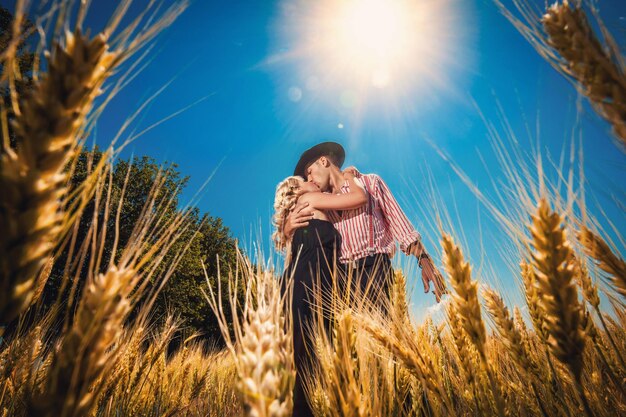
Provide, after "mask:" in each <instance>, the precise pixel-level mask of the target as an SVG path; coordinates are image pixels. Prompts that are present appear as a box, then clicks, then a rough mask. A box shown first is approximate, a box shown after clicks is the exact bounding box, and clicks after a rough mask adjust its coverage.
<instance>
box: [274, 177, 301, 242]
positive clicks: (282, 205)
mask: <svg viewBox="0 0 626 417" xmlns="http://www.w3.org/2000/svg"><path fill="white" fill-rule="evenodd" d="M303 181H304V179H303V178H302V177H298V176H291V177H287V178H285V179H284V180H282V181H281V182H280V183H278V185H277V186H276V196H275V197H274V218H273V219H272V223H273V225H274V227H276V230H275V231H274V233H273V234H272V240H273V241H274V245H276V249H278V250H279V251H281V252H282V251H284V250H285V249H287V239H286V238H285V234H284V233H283V227H284V225H285V220H286V219H287V216H288V215H289V213H290V212H291V210H293V208H294V207H295V206H296V203H297V201H298V197H299V196H300V193H299V191H300V183H301V182H303Z"/></svg>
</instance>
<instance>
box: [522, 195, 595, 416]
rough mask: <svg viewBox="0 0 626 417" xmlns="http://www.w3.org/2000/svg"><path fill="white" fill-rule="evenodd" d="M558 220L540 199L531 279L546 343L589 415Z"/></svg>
mask: <svg viewBox="0 0 626 417" xmlns="http://www.w3.org/2000/svg"><path fill="white" fill-rule="evenodd" d="M562 222H563V219H562V217H561V216H560V215H559V214H558V213H556V212H553V211H552V210H551V209H550V206H549V205H548V201H547V200H546V199H545V198H542V199H540V200H539V204H538V206H537V209H536V212H535V214H534V215H533V216H532V224H531V225H530V232H531V235H532V242H531V244H532V246H533V248H534V251H533V252H532V253H531V255H532V264H533V268H534V273H535V283H536V285H537V293H538V295H539V303H540V305H541V308H542V310H543V312H544V314H545V317H546V324H547V332H548V334H549V337H548V340H547V343H548V346H549V348H550V350H551V352H552V354H553V355H554V356H555V357H556V358H557V359H558V360H559V361H561V362H562V363H563V364H565V365H566V366H567V367H568V369H569V371H570V373H571V374H572V376H573V378H574V383H575V384H574V385H575V386H576V388H577V390H578V392H579V394H580V397H581V401H582V403H583V406H584V407H585V411H586V412H587V414H589V415H593V412H592V411H591V408H590V407H589V405H588V402H587V399H586V396H585V394H584V391H583V389H582V386H581V385H580V382H581V373H582V367H583V361H582V359H583V358H582V356H583V351H584V348H585V334H584V332H583V330H582V328H581V326H580V320H581V314H582V310H581V305H580V303H579V301H578V293H577V291H576V286H575V284H574V276H575V268H576V266H575V261H574V258H573V250H572V248H571V245H570V243H569V242H568V240H567V236H566V232H565V228H564V226H562Z"/></svg>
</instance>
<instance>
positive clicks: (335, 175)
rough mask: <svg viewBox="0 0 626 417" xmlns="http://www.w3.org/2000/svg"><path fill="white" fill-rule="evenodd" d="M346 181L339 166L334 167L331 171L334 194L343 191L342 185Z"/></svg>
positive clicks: (331, 187)
mask: <svg viewBox="0 0 626 417" xmlns="http://www.w3.org/2000/svg"><path fill="white" fill-rule="evenodd" d="M344 182H345V181H344V178H343V174H342V173H341V171H340V170H339V168H334V169H332V170H331V171H330V191H331V192H332V193H333V194H337V193H339V192H341V187H342V186H343V183H344Z"/></svg>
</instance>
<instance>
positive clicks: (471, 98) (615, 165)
mask: <svg viewBox="0 0 626 417" xmlns="http://www.w3.org/2000/svg"><path fill="white" fill-rule="evenodd" d="M415 1H416V2H418V3H419V2H420V1H421V2H422V3H433V0H415ZM3 3H4V2H3ZM94 3H95V4H94V6H93V10H92V13H91V15H90V18H89V19H88V20H87V25H88V26H89V25H93V26H95V27H98V26H100V25H101V24H102V22H103V21H104V20H103V19H105V18H106V17H108V13H110V9H111V7H112V6H111V5H109V4H107V3H109V2H104V1H99V0H98V1H94ZM110 3H113V2H110ZM136 3H137V4H136V7H134V9H133V10H132V11H136V10H139V9H140V8H141V6H142V4H143V3H144V1H143V0H140V1H137V2H136ZM312 3H319V2H304V1H291V2H278V1H270V0H267V1H247V0H230V1H200V0H197V1H194V2H192V4H191V6H190V7H189V9H188V10H187V11H186V12H185V13H184V14H183V15H182V16H181V17H180V18H179V19H178V20H177V21H176V22H175V23H174V24H173V26H172V27H171V28H170V29H168V30H167V31H166V32H165V33H164V34H163V35H162V36H161V37H160V38H159V43H158V47H157V48H156V49H155V52H156V53H155V54H154V56H153V57H152V63H151V65H150V66H149V67H148V68H147V69H146V70H145V71H144V72H143V74H142V75H141V76H140V77H139V78H138V79H137V80H136V81H134V82H133V83H132V84H131V85H129V86H128V87H127V88H126V90H124V91H123V92H122V93H121V94H120V95H119V96H118V97H117V98H116V99H115V100H114V101H113V102H112V103H111V105H110V106H109V108H108V111H107V112H106V114H105V115H104V116H103V117H102V118H101V119H100V121H99V125H98V129H97V141H98V142H99V143H101V144H103V145H104V144H106V143H107V141H109V140H110V138H111V137H112V136H113V135H114V133H115V132H116V131H117V129H118V128H119V126H120V125H121V123H122V122H123V121H124V119H125V118H126V117H128V115H129V114H130V113H131V112H133V111H134V110H135V109H136V108H137V107H138V106H139V105H140V104H141V103H142V101H143V100H145V99H146V97H148V96H149V95H150V94H151V93H152V92H154V91H155V90H157V89H158V88H160V87H161V86H162V85H163V84H164V83H166V82H167V81H169V80H170V79H171V78H173V77H176V79H175V80H174V82H173V83H172V85H171V86H170V87H169V88H168V89H167V90H166V91H165V92H164V93H163V94H162V95H161V96H160V97H159V98H158V99H157V100H156V101H155V103H154V105H152V106H151V107H150V108H149V109H148V111H147V112H145V114H144V120H143V122H142V125H143V126H147V125H149V124H150V123H153V122H155V121H157V120H159V119H160V118H162V117H165V116H167V115H169V114H171V113H173V112H175V111H177V110H178V109H180V108H183V107H185V106H187V105H189V104H191V103H193V102H195V101H196V100H198V99H200V98H202V97H205V96H207V95H211V96H210V97H209V98H207V99H206V100H204V101H203V102H201V103H199V104H197V105H195V106H194V107H192V108H191V109H189V110H187V111H186V112H184V113H183V114H181V115H178V116H177V117H175V118H174V119H172V120H170V121H168V122H166V123H164V124H163V125H161V126H159V127H158V128H156V129H155V130H153V131H151V132H150V133H148V134H147V135H146V136H144V137H142V138H140V139H138V140H137V141H136V142H135V143H134V144H133V145H132V146H131V149H130V150H129V152H133V153H134V154H136V155H150V156H152V157H155V158H156V159H157V160H159V161H166V160H167V161H173V162H176V163H177V164H178V165H179V167H180V171H181V172H182V173H183V174H184V175H189V176H191V181H190V183H189V187H188V189H187V191H186V195H188V196H191V195H192V194H193V193H194V192H195V190H197V188H198V187H200V185H201V184H202V183H203V182H204V181H205V180H206V178H207V177H208V176H209V175H210V174H211V172H212V171H213V170H215V169H216V168H217V167H218V166H219V168H218V169H217V171H216V173H215V175H214V176H213V178H212V180H211V182H210V183H209V185H208V187H207V193H206V194H205V196H204V198H203V199H202V201H201V202H200V204H199V206H200V208H201V209H202V210H203V211H206V212H208V213H210V214H211V215H213V216H219V217H221V218H223V220H224V223H225V224H226V225H227V226H228V227H229V228H230V229H231V230H232V233H233V236H235V237H237V238H239V239H240V240H242V241H244V242H250V241H251V239H252V240H257V239H259V234H258V233H259V232H258V230H259V229H261V230H262V234H261V236H260V238H261V240H262V241H263V243H264V245H265V248H266V249H267V246H268V239H267V237H268V236H269V234H270V233H271V230H270V228H269V224H270V216H271V213H272V203H273V197H274V189H275V186H276V184H277V183H278V182H279V181H280V180H281V179H282V178H284V177H285V176H287V175H290V174H291V173H292V171H293V167H294V165H295V162H296V161H297V159H298V157H299V155H300V153H301V152H302V151H303V150H305V149H306V148H308V147H310V146H312V145H314V144H315V143H317V142H320V141H326V140H334V141H338V142H341V143H342V144H343V145H344V146H345V148H346V151H347V158H346V164H349V165H356V166H357V167H358V168H359V169H360V170H361V171H363V172H376V173H378V174H380V175H381V176H382V177H383V179H385V180H386V182H387V183H388V184H389V186H390V188H391V189H392V191H393V192H394V193H395V194H396V197H397V198H398V200H399V201H400V202H401V204H402V206H403V207H404V209H405V211H406V213H407V215H408V216H409V218H410V219H411V221H412V222H413V224H414V225H415V226H416V227H418V229H421V230H420V231H421V232H422V234H423V235H424V237H425V238H426V244H427V247H428V248H429V249H430V250H431V251H433V252H435V251H436V252H438V249H437V248H436V247H435V242H437V241H438V239H439V237H438V236H437V235H436V234H435V233H434V231H432V230H430V229H428V228H427V227H426V226H425V224H426V223H427V221H426V220H425V219H424V218H423V214H422V212H421V211H420V210H419V209H418V208H417V206H418V202H417V201H416V199H419V200H421V201H419V203H421V204H425V205H428V202H427V201H424V200H423V197H422V196H423V193H422V187H424V186H425V185H426V184H425V181H424V178H425V177H424V173H425V172H426V171H430V172H431V173H432V175H433V178H434V180H435V185H436V187H437V188H438V190H439V192H440V194H441V195H442V198H443V201H444V203H445V204H446V205H447V206H448V210H449V211H450V212H451V213H452V215H453V217H455V218H456V217H457V212H458V219H459V220H460V228H462V230H463V233H464V235H465V237H466V238H467V242H466V243H467V245H468V246H467V247H466V249H467V250H468V252H469V253H471V255H472V259H473V260H474V261H475V263H479V262H480V260H481V258H482V256H481V254H482V253H483V252H482V249H481V246H480V242H479V241H480V240H481V239H482V243H483V244H484V251H485V252H484V253H487V258H488V259H483V261H489V262H491V263H492V264H493V270H494V271H495V274H494V275H495V276H497V279H498V280H499V283H498V284H497V286H499V287H501V288H504V289H509V288H512V286H513V285H514V284H513V281H512V278H511V273H510V272H509V271H508V270H507V269H506V267H505V265H504V263H503V262H502V261H500V260H499V259H498V257H499V253H498V249H499V248H501V247H502V246H503V245H507V244H508V243H507V242H506V236H505V235H504V234H503V233H502V232H501V231H500V230H499V229H498V228H497V227H496V226H495V224H494V223H493V222H490V221H489V219H488V215H487V214H486V212H484V210H482V213H481V215H480V216H479V215H478V214H477V213H478V210H479V207H480V205H479V204H478V203H477V201H476V199H475V198H474V197H473V196H472V194H471V193H470V192H469V191H468V190H467V187H466V186H465V185H463V183H462V182H461V181H460V180H459V179H458V177H457V176H456V175H455V174H454V173H453V172H451V171H450V169H449V167H448V165H447V164H446V163H445V162H444V161H443V160H442V159H441V158H440V157H439V156H437V154H436V153H435V151H434V150H433V149H432V148H431V147H430V146H429V145H428V143H427V141H426V140H425V138H427V137H429V138H431V140H432V141H433V142H435V143H436V144H437V146H439V147H441V148H442V149H443V150H445V151H446V152H448V153H449V154H450V155H451V156H452V158H453V159H454V160H455V161H456V163H457V164H458V165H459V166H460V167H462V168H463V169H464V170H465V172H467V173H468V175H469V177H470V178H472V180H473V181H474V182H476V183H477V184H478V185H479V186H480V187H481V189H483V191H485V192H487V193H488V194H489V193H492V192H493V191H494V190H493V189H492V188H491V181H492V180H493V179H494V178H493V177H494V176H495V177H496V178H495V179H496V181H497V180H498V179H499V178H500V177H501V175H502V174H501V173H500V171H499V170H498V168H497V166H496V165H495V162H494V161H495V158H494V156H493V152H491V150H490V146H489V142H488V134H487V129H486V127H485V124H484V122H483V121H482V120H481V117H480V113H479V110H478V109H480V111H481V112H482V113H483V114H484V116H485V117H486V118H487V119H488V120H490V121H493V122H494V123H496V124H498V123H497V118H498V109H497V106H498V103H499V105H500V106H501V107H502V110H503V113H504V115H505V116H506V118H507V119H508V121H509V122H510V124H511V128H512V129H513V131H514V132H516V133H517V134H518V135H519V138H520V140H521V141H522V142H523V143H524V144H528V143H529V141H530V142H534V141H535V135H534V132H535V127H536V124H537V123H538V124H539V132H540V140H541V144H542V146H543V147H545V149H546V152H550V153H551V154H552V155H553V156H554V158H555V159H556V160H557V161H558V155H560V154H561V150H562V148H563V146H564V145H563V144H564V142H565V141H567V140H568V138H569V135H570V133H571V129H572V125H573V123H574V120H575V116H576V113H575V110H576V109H575V99H576V93H575V91H574V88H573V87H572V86H571V85H570V84H569V83H568V82H566V81H565V80H564V78H563V77H562V76H561V75H559V74H557V73H556V72H555V70H554V69H552V68H551V67H550V66H549V65H548V64H547V63H546V62H545V61H544V60H542V59H541V58H540V57H539V55H538V54H537V53H536V52H535V50H534V49H533V48H532V47H531V46H530V45H529V44H528V43H527V42H526V41H525V40H524V39H523V38H522V37H521V35H520V34H519V33H518V32H517V31H516V30H515V29H514V27H513V26H512V25H511V24H510V23H509V22H508V21H507V20H506V19H505V18H504V17H503V16H502V15H501V14H500V13H499V12H498V10H497V7H496V6H495V5H494V4H493V3H492V2H491V1H488V0H463V1H460V0H457V1H449V2H448V3H449V8H448V9H447V10H439V11H437V13H442V14H443V13H444V12H445V16H443V15H438V16H432V17H429V21H430V23H432V24H433V25H435V26H437V27H436V28H435V29H434V30H433V31H432V32H430V34H429V36H427V37H424V39H420V40H419V42H421V43H422V44H423V45H425V46H426V47H428V46H431V47H432V48H430V50H431V51H433V50H434V52H433V54H432V55H429V54H428V53H426V54H423V55H420V56H417V57H415V59H416V61H419V65H421V68H426V71H423V72H422V73H420V72H417V71H416V73H415V74H414V76H410V75H409V76H405V77H404V78H402V79H399V80H393V83H392V85H391V86H390V87H387V88H382V89H381V88H376V87H372V86H369V87H367V88H363V89H358V88H356V87H355V85H354V84H353V83H351V80H350V79H346V78H344V79H341V80H334V81H333V80H332V71H333V68H334V67H333V63H332V62H326V61H325V60H326V59H327V58H326V57H324V56H320V57H319V59H316V56H315V53H312V52H311V51H307V50H305V48H304V47H303V46H302V45H301V44H299V42H300V39H299V38H298V37H297V36H296V35H297V34H299V33H301V32H300V31H301V29H303V26H305V25H307V24H308V25H310V24H314V22H315V19H308V18H309V17H310V16H311V13H313V12H311V11H310V10H309V9H310V5H311V4H312ZM326 3H328V2H326ZM444 3H445V2H444ZM539 3H540V4H543V1H540V2H539ZM599 6H600V10H601V13H602V15H603V16H604V18H605V23H606V25H607V26H608V28H609V29H610V30H611V31H612V32H613V34H614V35H615V37H616V38H617V40H618V41H619V42H620V43H621V44H622V46H624V44H625V39H626V20H625V19H626V2H624V1H621V0H600V1H599ZM132 11H131V12H132ZM311 22H313V23H311ZM309 29H310V28H309ZM311 30H312V31H313V32H315V33H317V32H319V33H317V34H318V35H319V36H325V30H324V28H319V29H317V28H313V29H311ZM316 31H317V32H316ZM326 36H329V35H328V33H326ZM427 50H429V49H427ZM424 74H428V75H424ZM474 103H475V104H476V105H475V104H474ZM527 125H528V126H530V127H531V129H532V131H533V134H532V136H530V137H529V135H527V133H526V126H527ZM581 129H582V133H583V135H584V141H583V142H584V152H585V167H586V174H587V176H588V181H589V184H588V186H587V192H588V193H593V194H594V195H595V197H597V198H598V199H600V201H609V199H610V194H611V193H613V194H615V195H616V196H617V198H618V199H621V202H622V203H623V202H624V201H623V198H624V186H623V184H624V183H626V175H625V172H626V170H625V162H626V159H625V156H624V154H623V153H620V151H619V150H618V148H617V147H616V146H615V144H614V143H613V142H612V140H613V139H612V138H611V137H610V133H609V130H610V129H609V127H608V125H607V124H606V123H605V122H604V121H603V120H602V119H600V118H599V117H598V116H596V115H595V113H594V112H593V111H591V109H589V108H588V106H584V108H583V115H582V124H581ZM523 146H526V145H523ZM479 152H480V154H482V156H483V158H484V160H485V161H486V163H487V164H488V165H489V166H490V167H491V171H492V172H491V173H490V174H489V173H487V171H486V170H485V168H484V166H483V163H482V162H481V160H480V157H479ZM128 154H129V153H126V154H125V155H128ZM220 162H221V165H220ZM490 176H491V177H490ZM407 181H409V182H413V183H414V184H415V186H414V187H413V186H411V187H407ZM454 202H455V204H456V207H455V206H454V205H453V203H454ZM606 207H607V210H608V214H609V216H610V217H611V218H612V219H613V221H614V222H616V226H617V228H618V229H619V230H622V231H624V230H625V227H624V226H625V225H626V220H625V218H624V213H623V211H620V210H618V209H616V208H615V204H614V203H611V204H608V203H607V205H606ZM479 219H480V221H479ZM457 227H459V226H458V225H457ZM481 227H482V234H480V233H479V231H480V230H479V229H480V228H481ZM459 230H460V229H459ZM477 269H478V268H477ZM488 269H489V268H487V267H486V266H485V267H484V268H483V269H481V271H485V275H486V278H488V279H490V280H492V281H493V276H491V277H489V276H487V275H488V274H487V273H486V272H487V271H488ZM481 271H479V272H481ZM412 277H413V278H417V275H416V274H415V272H412ZM418 290H419V288H418ZM510 298H511V299H512V301H517V299H516V298H515V297H514V296H511V297H510ZM413 301H414V303H415V305H416V306H417V308H418V309H419V308H421V307H425V306H428V305H430V304H432V303H433V298H431V296H430V295H429V296H428V297H426V296H424V295H423V294H421V291H416V292H415V295H414V297H413Z"/></svg>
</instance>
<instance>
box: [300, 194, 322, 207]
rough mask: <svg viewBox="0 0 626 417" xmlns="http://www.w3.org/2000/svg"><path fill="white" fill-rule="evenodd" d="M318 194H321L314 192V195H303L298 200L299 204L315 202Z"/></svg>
mask: <svg viewBox="0 0 626 417" xmlns="http://www.w3.org/2000/svg"><path fill="white" fill-rule="evenodd" d="M316 194H321V193H319V192H313V193H304V194H302V195H301V196H300V197H299V198H298V204H299V203H310V202H312V201H314V200H315V197H316Z"/></svg>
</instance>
